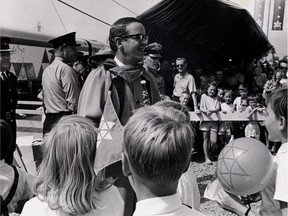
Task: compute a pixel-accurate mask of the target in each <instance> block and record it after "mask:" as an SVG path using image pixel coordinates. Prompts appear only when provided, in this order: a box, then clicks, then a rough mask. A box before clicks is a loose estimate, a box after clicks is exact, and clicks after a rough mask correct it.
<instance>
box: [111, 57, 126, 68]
mask: <svg viewBox="0 0 288 216" xmlns="http://www.w3.org/2000/svg"><path fill="white" fill-rule="evenodd" d="M114 61H115V62H116V64H117V65H118V66H125V64H123V63H122V62H121V61H120V60H119V59H118V58H117V57H116V56H115V57H114Z"/></svg>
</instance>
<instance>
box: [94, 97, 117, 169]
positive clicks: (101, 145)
mask: <svg viewBox="0 0 288 216" xmlns="http://www.w3.org/2000/svg"><path fill="white" fill-rule="evenodd" d="M98 130H99V131H98V137H97V150H96V158H95V163H94V170H95V173H96V174H97V173H98V172H99V171H100V170H102V169H103V168H105V167H107V166H109V165H111V164H113V163H115V162H117V161H120V160H121V153H122V148H123V147H122V139H123V126H122V125H121V123H120V121H119V119H118V116H117V114H116V111H115V109H114V106H113V104H112V100H111V96H110V92H109V93H108V97H107V100H106V103H105V106H104V111H103V115H102V117H101V121H100V125H99V128H98Z"/></svg>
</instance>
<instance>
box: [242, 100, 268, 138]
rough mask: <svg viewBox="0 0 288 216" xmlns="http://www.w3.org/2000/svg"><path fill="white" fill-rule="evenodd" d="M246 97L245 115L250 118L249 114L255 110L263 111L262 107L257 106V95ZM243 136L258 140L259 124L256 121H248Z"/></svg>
mask: <svg viewBox="0 0 288 216" xmlns="http://www.w3.org/2000/svg"><path fill="white" fill-rule="evenodd" d="M247 99H248V107H247V108H246V112H247V117H248V118H251V116H252V115H253V114H254V113H255V112H261V111H263V109H265V108H263V107H259V106H258V104H257V99H258V97H257V95H249V96H248V97H247ZM245 137H251V138H255V139H258V140H260V126H259V123H258V121H253V120H251V121H249V123H248V124H247V125H246V127H245Z"/></svg>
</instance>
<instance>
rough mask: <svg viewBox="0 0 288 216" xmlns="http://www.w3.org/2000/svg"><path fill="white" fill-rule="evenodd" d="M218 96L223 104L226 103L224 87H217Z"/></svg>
mask: <svg viewBox="0 0 288 216" xmlns="http://www.w3.org/2000/svg"><path fill="white" fill-rule="evenodd" d="M217 95H218V97H219V99H220V101H221V103H222V102H224V101H225V100H224V88H223V87H219V86H217Z"/></svg>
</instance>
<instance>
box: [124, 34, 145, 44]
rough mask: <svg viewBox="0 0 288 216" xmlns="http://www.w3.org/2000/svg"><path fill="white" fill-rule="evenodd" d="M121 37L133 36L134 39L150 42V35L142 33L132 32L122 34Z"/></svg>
mask: <svg viewBox="0 0 288 216" xmlns="http://www.w3.org/2000/svg"><path fill="white" fill-rule="evenodd" d="M120 38H132V39H134V40H137V41H139V42H140V43H148V39H149V37H148V36H147V35H142V34H131V35H122V36H120Z"/></svg>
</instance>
